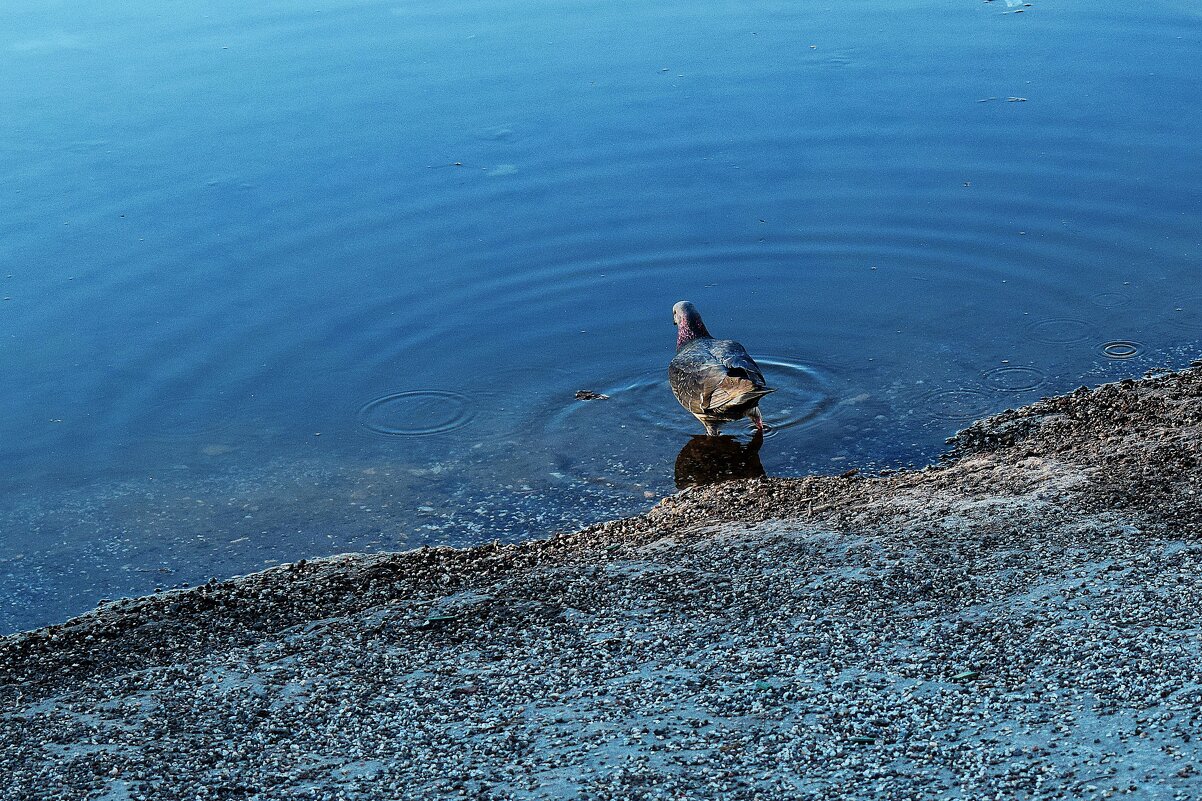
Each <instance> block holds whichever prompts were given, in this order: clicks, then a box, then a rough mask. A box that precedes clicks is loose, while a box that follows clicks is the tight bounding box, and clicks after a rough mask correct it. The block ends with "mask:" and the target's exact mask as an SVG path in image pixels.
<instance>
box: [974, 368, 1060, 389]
mask: <svg viewBox="0 0 1202 801" xmlns="http://www.w3.org/2000/svg"><path fill="white" fill-rule="evenodd" d="M981 378H982V379H983V380H984V381H985V383H986V384H988V385H989V386H990V387H991V388H993V389H997V390H1001V391H1002V392H1026V391H1027V390H1031V389H1035V388H1036V387H1039V386H1042V385H1043V384H1044V383H1045V382H1046V381H1047V380H1048V379H1047V376H1046V375H1044V374H1043V371H1042V370H1039V369H1036V368H1034V367H1022V366H1017V365H1014V366H1009V365H1008V366H1004V367H995V368H993V369H992V370H986V371H985V372H983V373H981Z"/></svg>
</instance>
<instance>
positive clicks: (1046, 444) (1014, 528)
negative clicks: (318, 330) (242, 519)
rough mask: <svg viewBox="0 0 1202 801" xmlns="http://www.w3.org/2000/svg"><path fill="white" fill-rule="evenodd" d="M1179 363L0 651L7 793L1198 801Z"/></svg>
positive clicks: (1200, 425)
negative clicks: (623, 514)
mask: <svg viewBox="0 0 1202 801" xmlns="http://www.w3.org/2000/svg"><path fill="white" fill-rule="evenodd" d="M1200 437H1202V369H1198V368H1191V369H1188V370H1185V371H1182V372H1179V373H1171V374H1165V375H1160V376H1156V377H1149V378H1144V379H1141V380H1138V381H1123V382H1120V383H1117V384H1108V385H1105V386H1103V387H1100V388H1097V389H1093V390H1086V389H1081V390H1078V391H1077V392H1074V393H1072V394H1070V395H1067V396H1063V397H1058V398H1052V399H1047V400H1044V401H1040V402H1038V403H1036V404H1033V405H1032V406H1029V407H1025V408H1023V409H1019V410H1017V411H1011V412H1006V413H1003V414H1001V415H998V416H996V417H993V418H991V419H989V420H985V421H982V422H979V423H977V424H975V425H973V426H972V427H971V428H969V429H967V430H966V431H963V432H961V433H960V435H958V436H957V437H956V438H955V439H954V440H953V441H951V443H950V451H949V455H948V457H947V459H946V460H945V461H944V462H943V463H941V464H939V465H934V466H931V467H929V468H926V469H924V470H921V471H913V472H902V473H894V474H890V475H884V476H862V475H859V474H855V473H854V472H849V473H848V474H844V475H843V476H839V477H833V476H827V477H811V478H805V479H757V480H751V481H743V482H733V483H729V484H723V485H718V486H712V487H708V488H695V489H691V490H687V491H685V492H682V493H680V494H678V495H675V496H672V497H670V498H668V499H665V500H664V501H662V502H661V503H660V504H659V505H658V506H657V507H656V508H655V509H653V510H652V511H651V512H650V513H648V514H647V515H644V516H641V517H636V518H631V519H627V520H619V521H614V522H610V523H605V524H601V525H597V526H593V527H590V528H588V529H585V530H583V531H579V532H576V533H572V534H565V535H561V536H556V537H554V538H551V539H548V540H542V541H537V542H529V543H523V544H520V545H495V546H482V547H476V548H470V549H462V550H458V549H449V548H438V549H423V550H418V551H412V552H408V553H401V554H386V555H372V556H363V555H346V556H338V557H333V558H329V559H322V560H316V561H311V562H301V563H297V564H293V565H287V566H283V567H279V568H274V569H271V570H267V571H264V572H261V573H257V574H254V575H251V576H246V577H242V578H237V579H233V580H230V581H224V582H211V583H210V584H208V585H205V586H201V587H196V588H192V589H189V590H181V591H173V592H168V593H162V594H159V595H155V596H152V597H148V598H140V599H136V600H123V601H118V602H115V603H111V604H107V605H105V606H102V607H101V608H99V609H97V610H96V611H94V612H91V613H89V614H86V615H83V616H81V617H79V618H76V619H74V620H71V621H69V622H67V623H66V624H64V625H61V626H52V627H49V628H46V629H41V630H39V631H34V632H29V633H23V634H16V635H12V636H9V637H5V638H3V639H0V798H4V799H72V800H73V801H74V800H76V799H105V800H106V801H112V800H115V799H147V801H151V800H153V801H159V800H160V799H161V800H163V801H168V800H169V799H243V798H245V799H296V798H320V799H435V798H440V799H441V798H472V799H510V798H512V799H552V798H555V799H560V798H564V799H571V798H580V799H598V800H601V799H778V798H790V799H836V798H838V799H921V798H940V799H944V798H947V799H953V798H963V799H1051V798H1109V797H1127V798H1148V799H1198V798H1202V747H1200V744H1199V740H1198V739H1197V738H1198V737H1199V736H1200V735H1202V731H1200V727H1199V724H1200V723H1202V613H1200V612H1199V610H1200V609H1202V537H1199V531H1200V528H1199V523H1200V521H1202V512H1200V507H1199V504H1198V497H1197V495H1196V492H1197V490H1198V488H1199V486H1200V484H1199V481H1200V477H1202V465H1200V463H1199V459H1198V456H1199V442H1200V441H1202V439H1200Z"/></svg>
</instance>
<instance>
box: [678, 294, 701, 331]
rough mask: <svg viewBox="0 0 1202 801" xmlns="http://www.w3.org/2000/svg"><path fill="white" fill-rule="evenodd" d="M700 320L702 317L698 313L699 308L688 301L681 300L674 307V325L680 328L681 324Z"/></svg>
mask: <svg viewBox="0 0 1202 801" xmlns="http://www.w3.org/2000/svg"><path fill="white" fill-rule="evenodd" d="M694 319H696V320H700V319H701V315H700V314H698V313H697V307H696V306H694V305H693V304H692V303H689V302H688V301H687V300H680V301H677V302H676V305H674V306H673V307H672V325H674V326H677V327H679V326H680V324H681V323H683V322H685V321H688V320H694Z"/></svg>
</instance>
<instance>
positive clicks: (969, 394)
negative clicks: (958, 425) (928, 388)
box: [920, 387, 997, 422]
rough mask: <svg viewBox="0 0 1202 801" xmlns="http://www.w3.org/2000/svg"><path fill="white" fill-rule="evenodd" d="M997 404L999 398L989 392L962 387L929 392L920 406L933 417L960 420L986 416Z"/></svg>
mask: <svg viewBox="0 0 1202 801" xmlns="http://www.w3.org/2000/svg"><path fill="white" fill-rule="evenodd" d="M996 406H997V399H996V398H995V397H994V396H993V395H990V394H989V393H988V392H984V391H982V390H979V389H970V388H967V387H961V388H958V389H941V390H936V391H934V392H929V393H927V394H926V395H924V396H923V397H922V402H921V406H920V408H922V409H924V410H925V411H926V413H927V414H928V415H929V416H931V417H936V418H939V419H942V420H955V421H958V422H960V421H967V420H977V419H979V418H982V417H985V416H987V415H988V414H989V413H990V412H992V411H993V410H994V408H995V407H996Z"/></svg>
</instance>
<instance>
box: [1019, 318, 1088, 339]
mask: <svg viewBox="0 0 1202 801" xmlns="http://www.w3.org/2000/svg"><path fill="white" fill-rule="evenodd" d="M1093 329H1094V327H1093V325H1092V324H1091V323H1089V322H1088V321H1086V320H1078V319H1076V318H1074V317H1050V318H1048V319H1046V320H1039V321H1037V322H1034V323H1032V324H1031V325H1029V326H1027V333H1028V334H1029V335H1030V337H1031V339H1034V340H1035V341H1036V342H1043V343H1044V344H1047V345H1072V344H1075V343H1078V342H1085V341H1086V340H1088V339H1090V338H1091V337H1092V336H1093Z"/></svg>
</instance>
